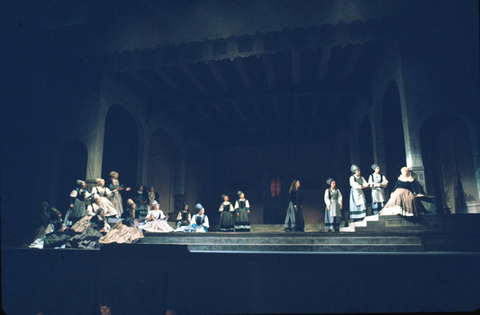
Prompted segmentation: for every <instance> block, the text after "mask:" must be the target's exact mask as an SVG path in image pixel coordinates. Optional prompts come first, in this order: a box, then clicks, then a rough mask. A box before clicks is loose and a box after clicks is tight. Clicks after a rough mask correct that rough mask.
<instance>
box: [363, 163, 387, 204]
mask: <svg viewBox="0 0 480 315" xmlns="http://www.w3.org/2000/svg"><path fill="white" fill-rule="evenodd" d="M372 170H373V171H374V172H373V174H371V175H370V176H369V177H368V184H369V185H370V187H371V188H372V214H377V213H378V211H379V210H380V209H382V208H383V206H384V205H385V201H386V198H385V188H386V187H387V185H388V180H387V178H386V177H385V175H382V174H381V173H380V166H379V165H378V164H373V165H372Z"/></svg>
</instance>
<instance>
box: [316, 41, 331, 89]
mask: <svg viewBox="0 0 480 315" xmlns="http://www.w3.org/2000/svg"><path fill="white" fill-rule="evenodd" d="M331 54H332V46H325V47H323V50H322V61H321V62H320V69H319V72H318V77H317V83H322V82H323V80H325V75H326V74H327V70H328V64H329V63H330V56H331Z"/></svg>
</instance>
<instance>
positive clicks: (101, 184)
mask: <svg viewBox="0 0 480 315" xmlns="http://www.w3.org/2000/svg"><path fill="white" fill-rule="evenodd" d="M95 181H96V182H97V184H96V186H95V187H93V189H92V194H97V195H98V198H100V200H99V202H100V206H101V207H102V208H103V209H104V210H105V216H107V217H112V216H114V217H117V218H118V217H119V215H118V212H117V210H115V207H114V206H113V204H112V202H111V201H110V200H109V199H108V198H111V197H112V195H113V193H112V192H111V191H110V189H108V188H107V187H105V180H104V179H103V178H97V179H96V180H95Z"/></svg>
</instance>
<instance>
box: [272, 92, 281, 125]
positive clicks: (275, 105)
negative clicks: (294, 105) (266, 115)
mask: <svg viewBox="0 0 480 315" xmlns="http://www.w3.org/2000/svg"><path fill="white" fill-rule="evenodd" d="M271 100H272V104H273V111H274V113H275V118H276V120H277V122H280V121H281V119H280V106H279V104H278V95H277V94H275V95H272V97H271Z"/></svg>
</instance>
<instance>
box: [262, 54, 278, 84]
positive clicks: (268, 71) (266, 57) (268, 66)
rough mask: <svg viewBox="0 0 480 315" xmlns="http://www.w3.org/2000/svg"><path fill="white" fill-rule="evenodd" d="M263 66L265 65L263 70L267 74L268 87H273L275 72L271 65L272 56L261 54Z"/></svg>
mask: <svg viewBox="0 0 480 315" xmlns="http://www.w3.org/2000/svg"><path fill="white" fill-rule="evenodd" d="M262 58H263V66H264V67H265V72H266V74H267V81H268V86H269V87H270V88H274V87H275V73H274V72H273V66H272V57H270V55H269V54H263V55H262Z"/></svg>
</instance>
